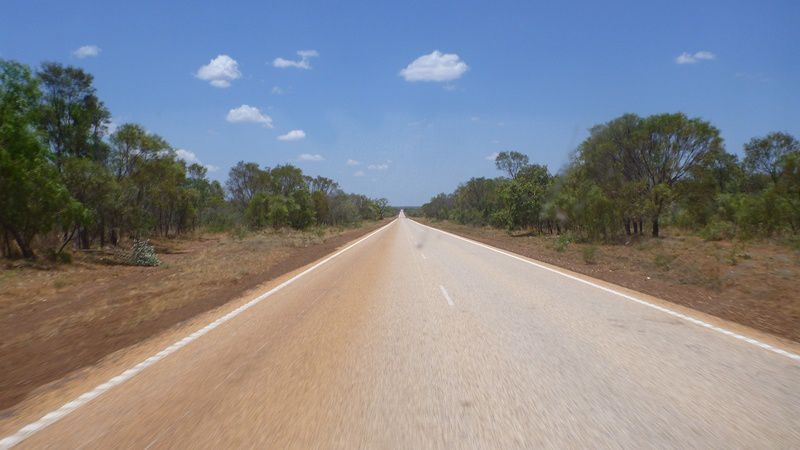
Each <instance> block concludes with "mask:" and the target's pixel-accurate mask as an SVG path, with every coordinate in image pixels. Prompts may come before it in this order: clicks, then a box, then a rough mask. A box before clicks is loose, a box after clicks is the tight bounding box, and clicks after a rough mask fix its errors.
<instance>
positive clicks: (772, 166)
mask: <svg viewBox="0 0 800 450" xmlns="http://www.w3.org/2000/svg"><path fill="white" fill-rule="evenodd" d="M744 153H745V158H744V165H745V167H746V168H747V169H748V171H749V172H750V173H752V174H764V175H769V177H770V180H771V181H772V182H773V183H777V182H778V178H779V177H780V176H781V173H782V172H783V170H784V166H785V162H786V161H785V159H786V157H787V156H788V155H791V154H795V155H796V154H798V153H800V142H798V141H797V139H795V138H794V136H792V135H790V134H788V133H781V132H773V133H769V134H768V135H766V136H764V137H756V138H753V139H751V140H750V142H748V143H747V144H745V146H744Z"/></svg>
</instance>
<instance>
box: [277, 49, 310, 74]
mask: <svg viewBox="0 0 800 450" xmlns="http://www.w3.org/2000/svg"><path fill="white" fill-rule="evenodd" d="M297 55H298V56H299V57H300V59H299V60H297V61H293V60H291V59H284V58H280V57H279V58H275V59H274V60H273V61H272V65H273V66H274V67H277V68H279V69H285V68H287V67H295V68H298V69H306V70H307V69H310V68H311V61H310V59H311V58H316V57H317V56H319V52H317V51H316V50H299V51H298V52H297Z"/></svg>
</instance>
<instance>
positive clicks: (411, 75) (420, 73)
mask: <svg viewBox="0 0 800 450" xmlns="http://www.w3.org/2000/svg"><path fill="white" fill-rule="evenodd" d="M467 69H469V66H467V63H465V62H464V61H462V60H461V58H459V56H458V55H456V54H455V53H442V52H440V51H439V50H435V51H434V52H433V53H431V54H430V55H422V56H420V57H419V58H417V59H415V60H414V61H413V62H412V63H411V64H409V65H408V66H407V67H406V68H405V69H403V70H401V71H400V76H402V77H403V78H405V80H406V81H452V80H457V79H459V78H461V75H464V72H466V71H467Z"/></svg>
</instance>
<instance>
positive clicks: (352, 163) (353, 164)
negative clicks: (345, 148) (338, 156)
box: [347, 159, 361, 166]
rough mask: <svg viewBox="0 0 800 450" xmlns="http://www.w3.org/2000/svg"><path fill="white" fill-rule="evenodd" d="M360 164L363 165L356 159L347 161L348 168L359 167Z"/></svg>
mask: <svg viewBox="0 0 800 450" xmlns="http://www.w3.org/2000/svg"><path fill="white" fill-rule="evenodd" d="M359 164H361V162H360V161H356V160H355V159H348V160H347V165H348V166H357V165H359Z"/></svg>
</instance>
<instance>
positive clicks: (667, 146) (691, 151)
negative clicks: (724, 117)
mask: <svg viewBox="0 0 800 450" xmlns="http://www.w3.org/2000/svg"><path fill="white" fill-rule="evenodd" d="M638 134H639V136H640V139H641V142H640V146H639V147H638V152H637V159H638V164H640V165H641V167H642V169H643V173H644V178H645V180H646V181H647V188H648V196H649V198H648V202H647V208H648V210H649V213H650V217H651V220H652V227H653V228H652V234H653V236H654V237H658V235H659V220H660V218H661V215H662V214H663V213H664V211H665V208H666V207H667V206H669V204H670V202H671V199H672V198H673V192H672V189H673V187H674V186H675V184H676V183H678V182H679V181H681V180H683V179H684V178H685V177H686V176H687V175H688V174H689V173H690V172H691V170H692V169H693V168H694V167H695V166H696V165H697V164H700V163H701V162H702V161H703V160H704V159H705V158H706V157H707V156H708V154H709V153H711V152H716V151H719V149H720V148H721V147H722V138H720V136H719V130H717V129H716V128H715V127H714V126H712V125H711V124H710V123H708V122H706V121H703V120H701V119H698V118H694V119H689V118H688V117H686V115H684V114H683V113H677V114H658V115H654V116H650V117H648V118H646V119H645V120H644V121H643V123H642V126H641V127H640V129H639V131H638Z"/></svg>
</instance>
